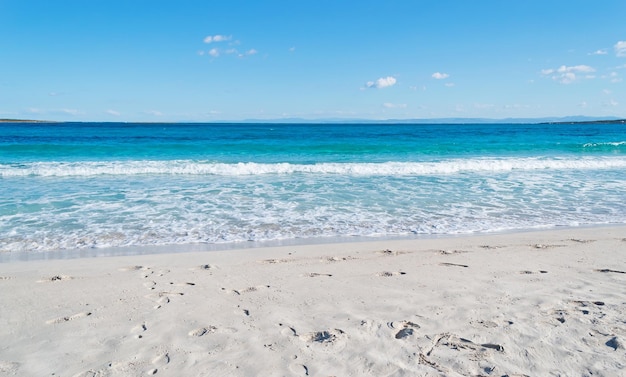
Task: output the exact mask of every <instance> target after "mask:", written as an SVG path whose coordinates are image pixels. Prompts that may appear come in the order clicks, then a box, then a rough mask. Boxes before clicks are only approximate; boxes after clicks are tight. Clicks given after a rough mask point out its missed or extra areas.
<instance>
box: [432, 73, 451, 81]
mask: <svg viewBox="0 0 626 377" xmlns="http://www.w3.org/2000/svg"><path fill="white" fill-rule="evenodd" d="M448 77H450V75H449V74H447V73H440V72H435V73H433V75H432V78H434V79H437V80H443V79H447V78H448Z"/></svg>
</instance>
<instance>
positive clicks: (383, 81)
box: [365, 76, 397, 89]
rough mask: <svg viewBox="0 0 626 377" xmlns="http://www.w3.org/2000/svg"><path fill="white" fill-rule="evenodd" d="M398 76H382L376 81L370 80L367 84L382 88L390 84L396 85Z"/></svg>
mask: <svg viewBox="0 0 626 377" xmlns="http://www.w3.org/2000/svg"><path fill="white" fill-rule="evenodd" d="M396 81H397V80H396V78H395V77H393V76H387V77H381V78H379V79H378V80H376V81H368V82H367V84H365V85H366V86H367V87H368V88H377V89H382V88H387V87H390V86H394V85H395V84H396Z"/></svg>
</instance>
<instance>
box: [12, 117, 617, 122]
mask: <svg viewBox="0 0 626 377" xmlns="http://www.w3.org/2000/svg"><path fill="white" fill-rule="evenodd" d="M0 123H63V122H57V121H48V120H31V119H0ZM72 123H81V122H75V121H73V122H72ZM84 123H89V122H84ZM93 123H107V122H93ZM114 123H118V122H114ZM122 123H125V122H122ZM129 123H262V124H288V123H292V124H293V123H302V124H316V123H317V124H331V123H353V124H496V123H513V124H567V123H572V124H573V123H582V124H584V123H589V124H591V123H615V124H624V123H626V119H621V118H617V117H589V116H582V115H579V116H567V117H544V118H502V119H492V118H424V119H358V118H323V119H305V118H278V119H245V120H237V121H233V120H218V121H210V122H199V121H197V120H181V121H177V122H129Z"/></svg>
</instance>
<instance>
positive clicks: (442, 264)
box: [439, 262, 469, 268]
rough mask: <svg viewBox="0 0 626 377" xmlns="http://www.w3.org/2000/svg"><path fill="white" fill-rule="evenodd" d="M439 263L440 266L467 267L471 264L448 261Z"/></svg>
mask: <svg viewBox="0 0 626 377" xmlns="http://www.w3.org/2000/svg"><path fill="white" fill-rule="evenodd" d="M439 265H440V266H448V267H463V268H467V267H469V266H468V265H466V264H458V263H446V262H443V263H439Z"/></svg>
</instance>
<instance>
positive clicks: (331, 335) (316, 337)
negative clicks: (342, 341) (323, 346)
mask: <svg viewBox="0 0 626 377" xmlns="http://www.w3.org/2000/svg"><path fill="white" fill-rule="evenodd" d="M344 336H345V332H344V331H343V330H340V329H332V330H324V331H314V332H310V333H307V334H304V335H299V336H298V337H299V338H300V339H301V340H303V341H305V342H308V343H334V342H336V341H337V340H338V339H339V338H341V337H344Z"/></svg>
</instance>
